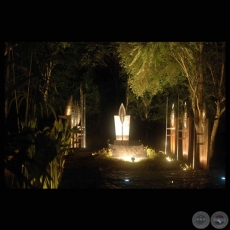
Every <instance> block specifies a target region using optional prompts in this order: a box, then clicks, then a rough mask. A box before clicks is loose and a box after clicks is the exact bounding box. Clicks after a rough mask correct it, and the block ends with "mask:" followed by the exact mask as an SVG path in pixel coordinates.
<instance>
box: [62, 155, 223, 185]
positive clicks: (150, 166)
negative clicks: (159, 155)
mask: <svg viewBox="0 0 230 230" xmlns="http://www.w3.org/2000/svg"><path fill="white" fill-rule="evenodd" d="M170 163H171V165H170ZM167 164H168V163H167ZM159 165H160V164H159V162H158V164H156V163H154V162H153V161H151V160H148V161H143V162H134V163H132V162H121V161H118V160H108V159H105V158H100V157H98V156H92V154H91V153H89V152H88V153H86V152H83V153H74V154H71V155H70V156H68V157H67V159H66V162H65V166H64V171H63V175H62V178H61V182H60V184H59V188H58V189H85V188H87V189H89V188H91V189H225V188H226V187H225V179H224V178H225V171H224V170H182V169H181V168H179V167H177V165H175V163H174V165H173V163H172V162H169V164H168V165H170V166H167V167H166V164H165V165H163V166H162V165H161V166H159Z"/></svg>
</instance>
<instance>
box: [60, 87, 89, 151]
mask: <svg viewBox="0 0 230 230" xmlns="http://www.w3.org/2000/svg"><path fill="white" fill-rule="evenodd" d="M59 117H60V118H63V119H68V120H69V121H70V128H71V129H72V131H73V132H72V133H71V141H70V146H71V148H86V95H85V94H84V93H83V90H82V84H81V86H80V107H79V105H78V103H77V102H76V100H75V101H74V102H73V95H71V97H70V99H69V100H68V102H67V105H66V108H65V115H59Z"/></svg>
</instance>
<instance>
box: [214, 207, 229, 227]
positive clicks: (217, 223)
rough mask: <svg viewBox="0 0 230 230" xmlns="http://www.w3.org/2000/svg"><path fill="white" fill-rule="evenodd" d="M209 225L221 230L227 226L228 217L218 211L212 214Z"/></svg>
mask: <svg viewBox="0 0 230 230" xmlns="http://www.w3.org/2000/svg"><path fill="white" fill-rule="evenodd" d="M211 224H212V226H213V227H214V228H216V229H223V228H225V227H226V226H227V224H228V216H227V214H226V213H224V212H221V211H218V212H215V213H213V214H212V216H211Z"/></svg>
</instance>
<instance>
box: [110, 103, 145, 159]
mask: <svg viewBox="0 0 230 230" xmlns="http://www.w3.org/2000/svg"><path fill="white" fill-rule="evenodd" d="M114 123H115V134H116V140H114V143H113V144H111V143H108V147H109V149H110V150H111V152H112V157H114V158H119V159H123V160H127V161H132V162H134V161H139V160H141V159H143V158H147V151H146V150H145V149H144V146H143V144H142V143H141V141H139V140H138V141H136V140H129V131H130V115H126V110H125V107H124V105H123V103H121V105H120V108H119V110H118V115H114Z"/></svg>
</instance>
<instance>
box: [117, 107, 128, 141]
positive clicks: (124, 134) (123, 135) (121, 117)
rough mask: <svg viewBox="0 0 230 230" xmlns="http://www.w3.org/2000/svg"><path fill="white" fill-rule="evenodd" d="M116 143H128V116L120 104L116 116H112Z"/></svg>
mask: <svg viewBox="0 0 230 230" xmlns="http://www.w3.org/2000/svg"><path fill="white" fill-rule="evenodd" d="M114 123H115V132H116V141H126V142H127V141H128V140H129V129H130V116H129V115H126V111H125V107H124V105H123V103H122V104H121V106H120V108H119V111H118V115H115V116H114Z"/></svg>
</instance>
